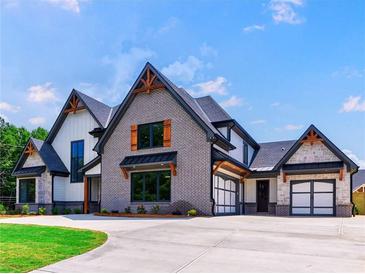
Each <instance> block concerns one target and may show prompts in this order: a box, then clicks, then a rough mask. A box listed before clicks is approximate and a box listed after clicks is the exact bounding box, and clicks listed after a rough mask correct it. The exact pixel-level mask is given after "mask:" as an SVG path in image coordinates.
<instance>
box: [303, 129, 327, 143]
mask: <svg viewBox="0 0 365 274" xmlns="http://www.w3.org/2000/svg"><path fill="white" fill-rule="evenodd" d="M322 141H323V139H321V138H319V136H318V134H317V133H316V132H314V130H311V131H310V132H309V133H308V135H307V136H306V137H305V139H304V140H302V144H305V143H310V144H311V145H313V144H314V143H316V142H322Z"/></svg>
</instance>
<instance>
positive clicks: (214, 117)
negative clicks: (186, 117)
mask: <svg viewBox="0 0 365 274" xmlns="http://www.w3.org/2000/svg"><path fill="white" fill-rule="evenodd" d="M195 101H196V102H197V103H198V104H199V106H200V107H201V108H202V109H203V111H204V112H205V113H206V115H207V116H208V118H209V120H210V121H211V122H213V123H214V122H220V121H226V120H231V119H232V117H231V116H230V115H229V114H228V113H227V112H226V111H225V110H224V109H223V108H222V107H221V106H220V105H219V104H218V103H217V102H216V101H215V100H214V99H213V98H212V97H211V96H204V97H200V98H195Z"/></svg>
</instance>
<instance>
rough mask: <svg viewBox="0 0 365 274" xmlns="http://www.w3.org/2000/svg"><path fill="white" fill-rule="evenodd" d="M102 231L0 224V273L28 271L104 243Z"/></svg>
mask: <svg viewBox="0 0 365 274" xmlns="http://www.w3.org/2000/svg"><path fill="white" fill-rule="evenodd" d="M106 239H107V235H106V234H105V233H103V232H98V231H91V230H81V229H72V228H62V227H47V226H37V225H17V224H0V272H28V271H31V270H34V269H37V268H40V267H42V266H46V265H49V264H52V263H55V262H58V261H61V260H64V259H66V258H69V257H72V256H75V255H79V254H82V253H85V252H86V251H89V250H91V249H94V248H95V247H97V246H99V245H101V244H103V243H104V242H105V241H106Z"/></svg>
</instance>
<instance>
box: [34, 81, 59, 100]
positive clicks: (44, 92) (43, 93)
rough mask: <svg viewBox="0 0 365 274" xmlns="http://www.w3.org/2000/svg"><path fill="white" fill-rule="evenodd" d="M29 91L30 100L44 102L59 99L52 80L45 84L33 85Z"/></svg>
mask: <svg viewBox="0 0 365 274" xmlns="http://www.w3.org/2000/svg"><path fill="white" fill-rule="evenodd" d="M28 92H29V94H28V101H30V102H35V103H43V102H49V101H54V100H57V97H56V95H55V89H54V88H53V87H52V83H50V82H48V83H45V84H43V85H35V86H31V87H30V88H29V89H28Z"/></svg>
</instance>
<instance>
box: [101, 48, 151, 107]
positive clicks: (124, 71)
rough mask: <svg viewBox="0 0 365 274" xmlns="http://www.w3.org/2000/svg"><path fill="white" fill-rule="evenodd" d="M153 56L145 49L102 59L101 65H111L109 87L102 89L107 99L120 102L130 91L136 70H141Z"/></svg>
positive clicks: (135, 49) (137, 49) (136, 49)
mask: <svg viewBox="0 0 365 274" xmlns="http://www.w3.org/2000/svg"><path fill="white" fill-rule="evenodd" d="M153 56H155V53H154V52H153V51H152V50H149V49H146V48H131V49H130V50H129V51H126V52H122V53H120V54H118V55H117V56H114V57H109V56H107V57H104V59H103V63H104V64H105V65H111V66H112V67H113V69H114V74H113V76H112V78H111V83H110V84H109V85H110V87H105V88H102V87H101V88H102V90H105V91H106V93H107V94H108V97H109V98H108V99H109V100H111V101H113V102H115V101H120V100H121V97H123V96H124V95H125V94H126V93H127V92H128V91H129V89H130V87H131V82H132V81H133V80H135V78H136V72H137V70H139V71H140V70H142V66H143V64H144V63H146V62H147V61H148V60H149V59H150V58H152V57H153Z"/></svg>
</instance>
